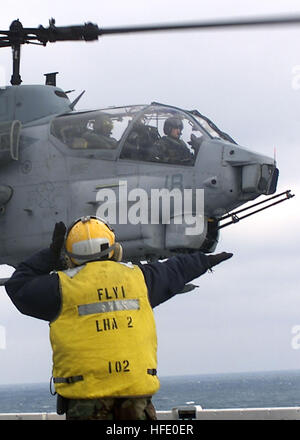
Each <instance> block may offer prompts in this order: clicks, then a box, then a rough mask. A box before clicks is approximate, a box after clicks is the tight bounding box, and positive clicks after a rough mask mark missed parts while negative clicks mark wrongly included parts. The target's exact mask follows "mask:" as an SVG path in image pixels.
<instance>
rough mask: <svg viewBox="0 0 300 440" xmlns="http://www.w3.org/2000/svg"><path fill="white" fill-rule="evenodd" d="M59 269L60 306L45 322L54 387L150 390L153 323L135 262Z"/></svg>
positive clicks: (76, 395)
mask: <svg viewBox="0 0 300 440" xmlns="http://www.w3.org/2000/svg"><path fill="white" fill-rule="evenodd" d="M58 275H59V279H60V288H61V295H62V309H61V312H60V315H59V316H58V318H57V319H56V320H55V321H53V322H51V323H50V340H51V345H52V350H53V380H54V384H55V390H56V391H57V393H58V394H60V395H62V396H64V397H67V398H69V399H92V398H100V397H133V396H149V395H152V394H154V393H155V392H156V391H157V390H158V389H159V380H158V378H157V376H156V368H157V356H156V351H157V339H156V329H155V321H154V316H153V311H152V308H151V305H150V303H149V300H148V294H147V287H146V284H145V280H144V276H143V273H142V271H141V270H140V269H139V267H138V266H134V265H125V264H123V263H117V262H113V261H97V262H91V263H88V264H86V265H84V266H80V267H77V268H75V269H70V270H67V271H64V272H58Z"/></svg>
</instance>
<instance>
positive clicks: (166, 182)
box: [0, 17, 300, 267]
mask: <svg viewBox="0 0 300 440" xmlns="http://www.w3.org/2000/svg"><path fill="white" fill-rule="evenodd" d="M299 22H300V18H299V17H285V18H267V19H264V18H262V19H253V20H251V19H247V20H225V21H224V20H220V21H217V22H204V23H187V24H174V25H172V24H171V25H170V24H169V25H153V26H134V27H130V26H129V27H124V28H109V29H100V28H99V27H98V26H97V25H95V24H92V23H86V24H84V25H82V26H81V25H79V26H67V27H57V26H56V25H55V20H54V19H51V20H50V21H49V27H47V28H44V27H43V26H39V27H38V28H24V27H23V25H22V23H21V22H20V21H19V20H15V21H13V22H12V24H11V26H10V29H9V30H7V31H2V30H1V31H0V35H2V36H1V37H0V47H11V48H12V54H13V73H12V77H11V85H10V86H6V87H2V88H1V89H0V170H1V182H0V230H1V232H2V233H1V237H0V264H8V265H11V266H13V267H14V266H16V264H17V263H18V262H19V261H20V260H21V259H23V258H25V257H27V256H28V255H30V254H32V253H34V252H35V251H36V250H38V249H40V248H42V247H47V246H48V245H49V243H50V241H51V236H52V232H53V227H54V224H55V223H56V222H57V221H64V223H66V224H70V223H71V222H72V221H73V220H74V219H76V218H80V217H82V216H100V217H105V216H107V218H108V220H109V222H110V224H111V225H112V227H113V228H114V231H115V233H116V236H117V237H118V241H119V242H120V243H121V245H122V247H123V252H124V260H126V261H132V262H134V261H137V260H139V261H140V260H148V261H149V260H151V261H153V260H158V259H164V258H168V257H170V256H172V255H174V254H177V253H179V252H181V253H182V252H183V253H187V252H194V251H196V250H200V251H202V252H205V253H210V252H214V250H215V249H216V247H217V245H218V240H219V234H220V230H221V229H222V228H223V227H225V226H228V225H230V224H233V223H237V222H238V221H240V220H241V219H242V218H246V217H248V216H249V215H252V214H255V213H256V212H259V211H260V210H262V209H267V208H269V207H270V206H273V205H274V204H277V203H281V202H282V201H285V200H288V199H290V198H291V197H293V194H291V191H290V190H287V191H285V192H284V193H281V194H275V193H276V188H277V181H278V176H279V170H278V168H277V164H276V161H275V159H274V158H271V157H267V156H264V155H261V154H259V153H256V152H254V151H252V150H249V149H247V148H244V147H243V146H241V145H239V144H237V143H236V142H235V140H234V139H233V138H232V137H231V136H230V135H228V134H227V133H225V132H223V131H222V130H220V129H219V128H218V127H217V125H215V124H214V123H213V122H212V121H211V120H210V119H209V118H207V117H206V116H205V115H203V114H201V113H200V112H199V111H198V110H194V109H192V110H186V109H181V108H179V107H175V106H171V105H166V104H163V103H158V102H152V103H149V104H145V105H140V104H139V105H128V106H122V107H109V108H100V109H98V110H85V111H77V110H76V109H75V106H76V104H77V103H78V101H79V100H80V98H81V96H82V94H80V95H79V96H78V97H77V98H76V99H75V100H73V101H72V102H71V101H70V99H69V97H68V93H67V92H65V91H63V90H62V89H61V88H59V87H57V86H56V75H57V72H52V73H47V74H45V76H46V81H45V84H43V85H21V83H22V79H21V76H20V53H21V46H22V45H23V44H36V45H42V46H46V44H48V43H54V42H58V41H76V40H78V41H94V40H97V39H98V37H99V36H104V35H111V34H118V33H119V34H124V33H129V32H131V33H132V32H134V33H139V32H156V31H172V30H186V29H207V28H210V29H211V28H231V27H236V26H250V27H251V26H252V27H253V26H261V25H263V26H265V25H281V24H293V23H299ZM172 124H175V125H176V124H177V125H178V127H177V128H178V129H179V130H178V131H179V135H177V138H176V139H175V140H174V137H173V141H172V142H173V143H172V142H171V144H170V142H169V144H168V146H166V142H167V140H168V139H167V138H170V137H172V129H173V128H174V127H173V126H172ZM179 136H180V140H179ZM169 141H170V139H169ZM183 150H184V152H183ZM261 195H264V196H270V197H267V198H266V199H265V200H264V201H262V202H258V203H255V204H253V205H251V206H247V207H244V208H240V207H241V206H242V205H244V204H246V203H247V202H250V201H252V200H254V199H256V198H257V197H259V196H261ZM274 199H277V201H275V202H274ZM154 201H155V202H156V203H154ZM269 201H271V204H269V205H267V206H265V203H266V202H269ZM185 202H186V203H185ZM258 205H264V206H263V207H260V208H258V209H256V210H254V211H253V212H251V213H250V214H249V213H248V214H245V215H242V216H239V214H240V213H241V212H244V211H246V210H248V209H251V208H256V206H258ZM238 208H240V209H238ZM107 214H109V215H107ZM228 219H229V220H228ZM227 220H228V221H227ZM224 221H225V223H224Z"/></svg>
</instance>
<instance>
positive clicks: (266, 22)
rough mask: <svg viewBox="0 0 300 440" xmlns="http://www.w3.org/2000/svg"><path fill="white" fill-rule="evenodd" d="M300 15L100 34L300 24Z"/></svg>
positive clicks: (113, 31)
mask: <svg viewBox="0 0 300 440" xmlns="http://www.w3.org/2000/svg"><path fill="white" fill-rule="evenodd" d="M299 23H300V16H299V15H295V16H274V17H253V18H235V19H228V20H227V19H224V20H216V21H215V20H213V21H204V22H190V23H170V24H167V23H165V24H163V23H161V24H156V25H138V26H127V27H117V28H106V29H101V30H100V35H109V34H122V33H137V32H159V31H172V30H174V31H176V30H189V29H190V30H192V29H217V28H219V29H220V28H230V27H232V28H234V27H245V26H246V27H247V26H248V27H251V26H276V25H277V26H279V25H291V24H299Z"/></svg>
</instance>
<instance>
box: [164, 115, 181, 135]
mask: <svg viewBox="0 0 300 440" xmlns="http://www.w3.org/2000/svg"><path fill="white" fill-rule="evenodd" d="M172 128H180V130H182V129H183V123H182V120H181V119H180V118H177V117H175V116H171V117H170V118H168V119H166V120H165V123H164V133H165V134H166V135H167V136H170V134H171V130H172Z"/></svg>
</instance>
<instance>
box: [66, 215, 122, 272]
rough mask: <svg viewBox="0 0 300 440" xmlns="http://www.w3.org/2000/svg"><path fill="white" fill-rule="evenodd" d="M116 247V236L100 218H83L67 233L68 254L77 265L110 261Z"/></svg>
mask: <svg viewBox="0 0 300 440" xmlns="http://www.w3.org/2000/svg"><path fill="white" fill-rule="evenodd" d="M114 247H115V234H114V232H113V230H112V228H111V227H110V226H109V224H108V223H106V222H105V221H104V220H102V219H100V218H99V217H96V216H95V217H94V216H87V217H81V218H80V219H78V220H76V221H75V222H74V223H73V224H72V225H71V226H70V228H69V229H68V231H67V235H66V241H65V249H66V253H67V255H68V256H69V257H70V259H71V261H72V262H73V263H74V264H76V265H80V264H83V263H86V262H87V261H95V260H101V259H102V260H103V259H105V260H106V259H110V258H112V256H113V254H114Z"/></svg>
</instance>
